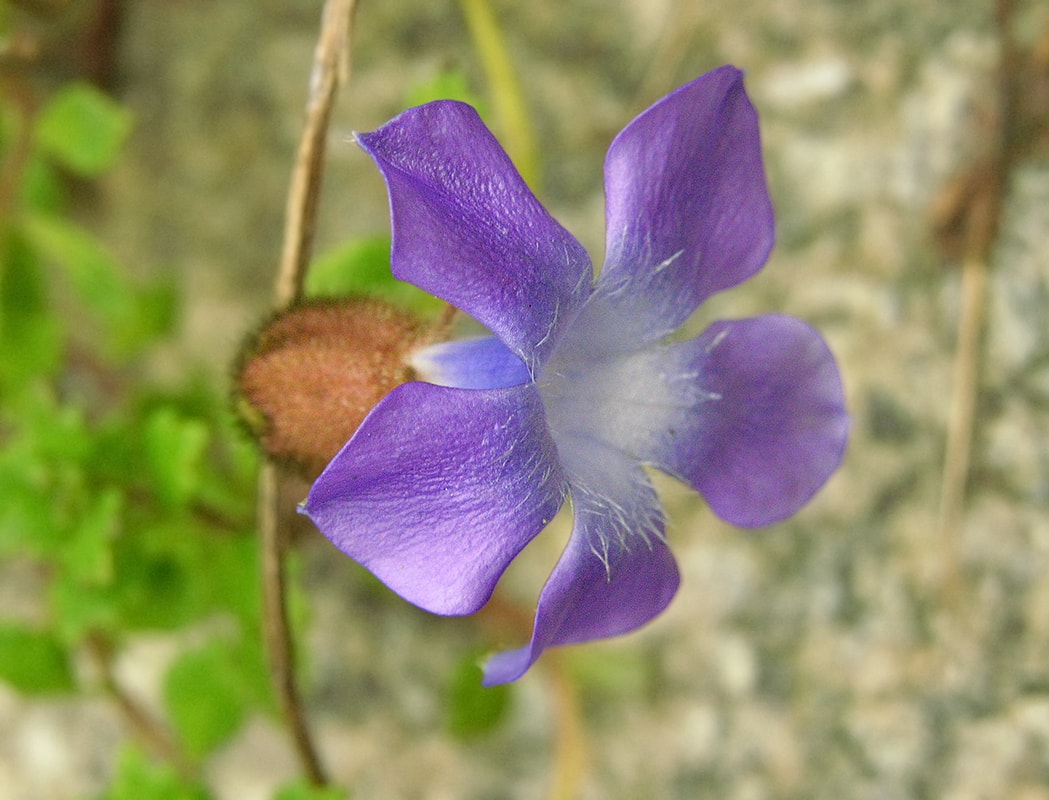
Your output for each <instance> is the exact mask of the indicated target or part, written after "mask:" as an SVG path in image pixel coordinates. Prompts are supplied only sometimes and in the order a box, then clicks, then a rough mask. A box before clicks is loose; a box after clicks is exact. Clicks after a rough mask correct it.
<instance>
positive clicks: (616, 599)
mask: <svg viewBox="0 0 1049 800" xmlns="http://www.w3.org/2000/svg"><path fill="white" fill-rule="evenodd" d="M357 140H358V142H359V143H360V145H361V147H362V148H363V149H364V150H365V151H366V152H367V153H368V154H369V155H370V156H371V157H372V158H373V159H375V162H376V163H377V164H378V166H379V169H380V170H381V171H382V174H383V176H384V177H385V179H386V184H387V187H388V189H389V193H390V207H391V212H392V219H393V222H392V225H393V257H392V260H393V271H394V274H395V275H396V276H397V277H399V278H401V279H403V280H406V281H409V282H411V283H413V284H415V285H417V286H419V287H421V288H423V289H425V290H427V291H429V292H431V293H433V294H434V295H436V296H438V297H440V298H442V299H444V300H446V301H448V302H449V303H452V304H454V305H455V306H457V307H458V308H460V309H461V310H463V311H465V312H467V313H469V314H470V315H472V316H473V317H474V318H475V319H477V320H478V321H479V322H481V323H482V324H484V325H485V326H487V328H488V329H489V330H490V331H491V332H492V334H494V335H493V336H489V337H485V338H480V339H474V340H467V341H456V342H448V343H443V344H438V345H434V346H431V347H429V348H427V349H424V350H421V351H419V352H418V353H417V354H416V356H415V360H414V363H413V366H414V367H415V368H416V370H417V371H418V373H419V375H420V376H421V377H422V378H424V379H425V381H426V382H411V383H406V384H403V385H401V386H399V387H398V388H396V389H394V390H393V391H392V392H390V393H389V394H388V395H387V396H386V397H385V398H384V399H383V400H382V401H381V402H380V403H379V404H378V405H377V406H376V407H375V408H374V409H373V410H372V412H371V414H370V415H369V416H368V417H367V418H366V419H365V421H364V423H363V424H362V425H361V427H360V429H359V430H358V431H357V433H356V434H355V435H354V436H353V438H352V439H351V440H350V441H349V443H348V444H346V446H345V447H344V448H343V449H342V451H341V452H340V453H339V454H338V455H337V456H336V457H335V459H334V460H333V461H332V462H331V463H330V464H329V465H328V467H327V468H326V469H325V471H324V473H323V474H322V475H321V476H320V477H319V478H318V479H317V481H316V483H314V485H313V488H312V489H311V491H310V495H309V498H308V500H307V501H306V503H305V505H304V511H305V513H306V514H308V515H309V516H310V518H311V519H312V520H313V521H314V522H315V523H316V524H317V526H318V527H319V528H320V529H321V531H323V532H324V534H325V535H326V536H327V537H328V538H329V539H331V540H332V542H334V543H335V545H336V546H337V547H339V549H340V550H342V551H343V552H344V553H346V554H347V555H349V556H350V557H352V558H354V559H356V560H357V561H359V562H360V563H361V564H363V565H364V566H365V567H367V568H368V569H369V570H371V571H372V572H373V573H375V575H377V576H378V577H379V578H380V579H381V580H382V581H383V582H384V583H386V584H387V585H388V586H389V587H390V588H391V589H393V590H394V591H395V592H397V593H398V594H400V595H401V596H403V597H404V598H405V599H407V600H409V601H410V602H412V603H415V604H416V605H418V606H421V607H422V608H424V609H427V610H428V611H432V612H434V613H437V614H469V613H472V612H474V611H477V610H478V609H479V608H480V607H481V606H482V605H484V603H485V602H486V601H487V600H488V598H489V597H490V596H491V594H492V591H493V589H494V587H495V584H496V582H497V581H498V579H499V577H500V575H501V574H502V573H503V571H504V570H505V569H506V568H507V566H508V565H509V563H510V561H511V560H512V559H513V558H514V557H515V556H516V555H517V554H518V553H519V552H520V551H521V550H522V549H523V548H524V546H525V545H527V544H528V542H529V541H531V540H532V538H533V537H534V536H536V534H538V533H539V531H540V530H542V528H543V527H544V526H545V525H546V524H547V523H548V522H549V521H550V520H551V519H552V518H553V516H554V515H555V514H556V513H557V511H558V509H559V508H560V507H561V505H562V504H563V502H564V501H565V499H566V498H568V497H570V498H571V503H572V510H573V514H574V529H573V531H572V535H571V537H570V539H569V541H568V545H567V547H566V548H565V550H564V552H563V553H562V555H561V558H560V560H559V562H558V564H557V566H556V567H555V568H554V571H553V574H552V575H551V576H550V578H549V580H548V581H547V584H546V586H545V587H544V589H543V591H542V594H541V596H540V598H539V605H538V609H537V612H536V619H535V629H534V632H533V634H532V640H531V642H530V643H529V644H528V645H527V646H525V647H523V648H521V649H518V650H513V651H510V652H504V653H500V654H498V655H496V656H494V657H493V658H491V659H490V660H489V661H488V663H487V665H486V668H485V683H486V684H488V685H492V684H497V683H504V682H507V681H513V680H516V679H517V678H519V677H520V676H521V675H523V674H524V672H525V671H526V670H527V669H528V668H529V667H530V666H531V665H532V664H533V663H534V662H535V660H536V659H537V658H538V657H539V655H540V653H542V651H543V650H545V649H546V648H548V647H553V646H555V645H562V644H570V643H576V642H583V641H587V640H590V639H597V638H601V637H607V636H615V635H618V634H621V633H625V632H627V631H630V630H632V629H634V628H637V627H638V626H640V625H643V624H644V623H646V622H648V621H649V620H651V619H652V618H653V617H654V616H656V615H657V614H658V613H659V612H661V611H662V610H663V609H664V608H665V607H666V606H667V604H668V603H669V602H670V600H671V598H672V597H673V596H674V593H675V591H676V590H677V587H678V580H679V577H678V569H677V565H676V563H675V561H674V557H673V555H672V554H671V552H670V550H669V548H668V547H667V542H666V537H665V528H664V519H663V511H662V507H661V505H660V503H659V499H658V497H657V496H656V493H655V491H654V489H653V487H652V483H651V481H650V480H649V477H648V476H647V474H646V473H645V470H644V468H643V467H644V466H645V465H647V466H652V467H655V468H657V469H660V470H662V471H663V472H665V473H668V474H670V475H672V476H674V477H676V478H678V479H680V480H682V481H684V482H685V483H687V484H689V485H691V486H693V487H695V489H697V490H698V491H699V492H701V493H702V494H703V496H704V497H705V498H706V500H707V502H708V503H709V505H710V506H711V508H712V509H713V510H714V511H715V512H716V513H717V514H718V515H719V516H721V517H722V518H723V519H725V520H727V521H728V522H731V523H734V524H736V525H742V526H757V525H766V524H768V523H771V522H776V521H777V520H781V519H783V518H785V517H788V516H790V515H791V514H793V513H794V512H795V511H797V510H798V508H799V507H800V506H801V505H802V504H804V503H805V502H806V501H807V500H808V499H809V498H810V497H811V496H812V495H813V494H814V493H815V492H816V490H817V489H818V488H819V487H820V486H821V485H822V484H823V483H824V481H826V480H827V478H828V477H829V476H830V475H831V473H832V472H834V470H835V469H836V468H837V467H838V464H839V463H840V461H841V458H842V453H843V450H844V447H845V441H846V437H847V431H848V424H849V423H848V417H847V415H846V412H845V408H844V399H843V393H842V385H841V378H840V376H839V374H838V370H837V367H836V365H835V362H834V359H833V357H832V355H831V353H830V351H829V350H828V349H827V346H826V344H825V343H824V342H823V340H822V339H821V338H820V336H819V334H818V333H816V332H815V331H814V330H813V329H812V328H810V327H809V326H807V325H806V324H804V323H802V322H800V321H798V320H796V319H793V318H791V317H787V316H781V315H772V314H770V315H765V316H759V317H754V318H751V319H743V320H733V321H721V322H715V323H714V324H713V325H711V326H710V327H709V328H707V330H706V331H705V332H704V333H702V334H701V335H700V336H698V337H696V338H694V339H691V340H687V341H676V340H673V339H669V338H668V337H669V336H670V335H671V334H673V333H674V332H675V331H676V330H677V329H678V328H679V327H680V326H681V325H682V324H683V323H684V322H685V321H686V320H687V319H688V318H689V316H690V315H691V314H692V312H693V311H695V310H696V308H697V306H699V304H700V303H701V302H702V301H703V300H704V299H705V298H707V297H709V296H710V295H712V294H714V293H715V292H718V291H720V290H722V289H726V288H728V287H730V286H734V285H736V284H738V283H740V282H742V281H744V280H746V279H747V278H749V277H750V276H751V275H753V274H754V273H755V272H757V271H758V270H759V269H761V267H762V265H763V264H764V263H765V260H766V258H767V257H768V254H769V251H770V249H771V248H772V242H773V216H772V205H771V202H770V200H769V196H768V190H767V188H766V185H765V177H764V170H763V168H762V162H761V145H760V138H759V134H758V124H757V116H756V114H755V111H754V108H753V107H752V106H751V104H750V101H749V100H748V98H747V95H746V93H745V91H744V89H743V79H742V75H741V73H740V72H739V71H738V70H736V69H734V68H732V67H722V68H720V69H717V70H715V71H713V72H711V73H709V74H707V75H704V76H702V77H700V78H698V79H697V80H695V81H693V82H692V83H689V84H688V85H686V86H683V87H681V88H680V89H678V90H677V91H675V92H673V93H672V94H670V95H668V96H667V97H665V98H663V99H662V100H660V101H659V102H658V103H656V104H655V105H654V106H652V107H651V108H649V109H648V110H647V111H645V112H644V113H643V114H641V115H640V116H639V117H638V118H637V119H635V120H634V121H633V122H631V123H630V124H629V125H628V126H627V127H626V128H625V129H624V130H623V131H622V132H621V133H620V134H619V135H618V136H617V137H616V139H615V141H613V142H612V146H611V147H610V148H609V151H608V156H607V158H606V161H605V192H606V197H607V211H606V220H607V252H606V257H605V265H604V267H603V269H602V270H601V272H600V274H599V276H598V277H597V278H596V279H595V276H594V272H593V267H592V265H591V262H590V258H589V256H588V255H587V253H586V251H585V250H584V249H583V247H582V246H581V245H580V244H579V242H577V241H576V240H575V238H573V236H572V235H571V234H570V233H568V231H566V230H565V229H564V228H562V227H561V226H560V225H559V224H558V223H557V222H556V221H555V220H554V219H553V218H552V217H551V216H550V215H549V214H548V213H547V212H546V210H545V209H544V208H543V207H542V206H541V205H540V203H539V201H538V200H536V198H535V197H534V196H533V195H532V193H531V192H530V191H529V190H528V188H527V187H526V186H525V184H524V182H523V181H522V179H521V178H520V176H519V175H518V174H517V172H516V170H515V169H514V167H513V166H512V164H511V163H510V160H509V158H508V157H507V156H506V154H505V153H504V152H503V150H502V149H501V147H500V146H499V144H498V142H496V140H495V138H494V137H493V136H492V134H491V133H490V132H489V131H488V129H487V128H486V127H485V126H484V124H483V123H482V122H481V120H480V119H479V118H478V116H477V114H476V113H475V112H474V110H473V109H472V108H470V107H469V106H466V105H463V104H461V103H457V102H452V101H439V102H435V103H429V104H427V105H424V106H420V107H418V108H413V109H410V110H408V111H405V112H404V113H403V114H401V115H400V116H398V117H397V118H395V119H394V120H392V121H391V122H389V123H387V124H386V125H384V126H383V127H382V128H380V129H379V130H377V131H375V132H374V133H367V134H361V135H359V136H358V137H357Z"/></svg>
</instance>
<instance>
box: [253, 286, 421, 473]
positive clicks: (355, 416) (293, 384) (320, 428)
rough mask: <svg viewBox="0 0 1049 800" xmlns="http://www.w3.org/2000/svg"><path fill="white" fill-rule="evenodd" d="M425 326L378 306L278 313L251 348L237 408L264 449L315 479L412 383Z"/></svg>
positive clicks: (308, 306)
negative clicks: (372, 415) (397, 390)
mask: <svg viewBox="0 0 1049 800" xmlns="http://www.w3.org/2000/svg"><path fill="white" fill-rule="evenodd" d="M424 333H425V326H424V323H423V322H422V321H421V320H419V319H418V318H416V317H414V316H412V315H411V314H408V313H407V312H404V311H401V310H399V309H396V308H394V307H392V306H390V305H388V304H386V303H383V302H381V301H379V300H373V299H367V298H347V299H343V300H334V301H328V300H326V301H315V302H308V303H305V304H302V305H298V306H295V307H293V308H291V309H289V310H288V311H285V312H283V313H281V314H278V315H277V316H276V317H275V318H274V319H273V320H272V321H271V322H269V323H268V324H267V325H266V326H265V327H263V328H262V330H261V331H259V333H258V334H257V335H256V336H255V337H254V338H253V339H252V340H251V341H249V342H248V344H247V346H246V347H245V349H244V352H243V354H242V356H241V358H240V361H239V362H238V364H239V366H238V369H237V374H236V377H235V381H236V390H237V394H238V396H237V398H236V404H237V409H238V411H239V413H240V415H241V417H242V419H243V420H244V422H245V423H246V424H247V426H248V428H249V429H250V430H251V431H252V433H253V434H254V435H255V436H256V438H257V439H258V440H259V442H260V444H261V445H262V448H263V449H264V450H265V451H266V452H267V453H268V454H269V455H270V456H271V457H273V458H274V459H276V460H278V461H281V462H284V463H290V464H291V465H293V466H295V467H297V468H299V469H300V471H302V472H303V473H304V474H305V476H306V477H308V478H310V479H312V478H314V477H316V476H317V475H319V474H320V472H321V470H323V469H324V467H325V465H326V464H327V463H328V462H329V461H330V460H331V459H332V457H334V456H335V454H336V453H338V451H339V449H340V448H341V447H342V446H343V445H344V444H345V443H346V442H347V440H349V438H350V436H352V435H353V433H354V431H356V430H357V428H358V427H359V426H360V424H361V422H362V421H363V420H364V417H365V416H366V415H367V414H368V412H369V411H370V410H371V409H372V407H373V406H374V405H375V404H376V403H377V402H379V400H380V399H382V397H383V396H384V395H385V394H386V393H387V392H389V391H390V390H391V389H393V388H394V387H396V386H398V385H399V384H401V383H404V382H405V381H407V380H410V379H411V377H412V375H411V370H410V368H409V367H408V366H407V363H406V357H407V355H408V353H409V352H410V351H411V349H412V348H413V346H414V345H417V344H418V343H419V342H420V340H421V339H422V337H423V334H424Z"/></svg>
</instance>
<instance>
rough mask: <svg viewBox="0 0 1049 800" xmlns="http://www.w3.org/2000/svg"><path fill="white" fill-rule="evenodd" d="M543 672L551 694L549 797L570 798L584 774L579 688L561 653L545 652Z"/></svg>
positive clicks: (583, 743)
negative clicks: (551, 728) (552, 755)
mask: <svg viewBox="0 0 1049 800" xmlns="http://www.w3.org/2000/svg"><path fill="white" fill-rule="evenodd" d="M546 657H547V665H546V666H547V675H548V676H549V679H550V684H551V688H552V689H553V694H554V719H555V727H554V763H553V769H552V774H551V780H550V795H549V797H550V800H573V798H576V797H579V794H580V792H579V790H580V787H581V786H582V783H583V777H584V775H585V774H586V732H585V731H584V729H583V718H582V712H581V710H580V708H579V692H578V690H577V688H576V685H575V681H574V680H573V678H572V675H571V673H570V672H569V670H568V668H567V664H566V662H565V659H564V657H563V656H562V654H561V653H547V654H546Z"/></svg>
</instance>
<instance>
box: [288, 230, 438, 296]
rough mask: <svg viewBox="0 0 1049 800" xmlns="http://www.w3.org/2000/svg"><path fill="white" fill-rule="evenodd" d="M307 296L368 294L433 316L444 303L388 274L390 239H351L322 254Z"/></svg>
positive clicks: (310, 275)
mask: <svg viewBox="0 0 1049 800" xmlns="http://www.w3.org/2000/svg"><path fill="white" fill-rule="evenodd" d="M306 293H307V294H309V295H312V296H314V297H345V296H346V295H352V294H367V295H371V296H373V297H380V298H382V299H383V300H387V301H389V302H391V303H394V304H397V305H400V306H402V307H404V308H406V309H408V310H410V311H415V312H417V313H419V314H423V315H427V314H435V313H437V312H438V311H440V309H441V308H442V307H443V305H444V304H443V303H442V302H441V301H440V300H438V299H437V298H436V297H433V296H431V295H429V294H427V293H426V292H424V291H422V290H421V289H418V288H416V287H415V286H412V285H411V284H410V283H405V282H404V281H399V280H397V279H396V278H395V277H393V273H392V272H391V271H390V237H389V236H369V237H362V238H359V239H353V240H351V241H349V242H346V243H345V244H342V245H340V246H339V247H336V248H335V249H333V250H329V251H328V252H327V253H324V254H322V255H321V256H319V257H318V258H317V260H316V261H314V263H313V264H312V265H311V266H310V270H309V272H308V273H307V276H306Z"/></svg>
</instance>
